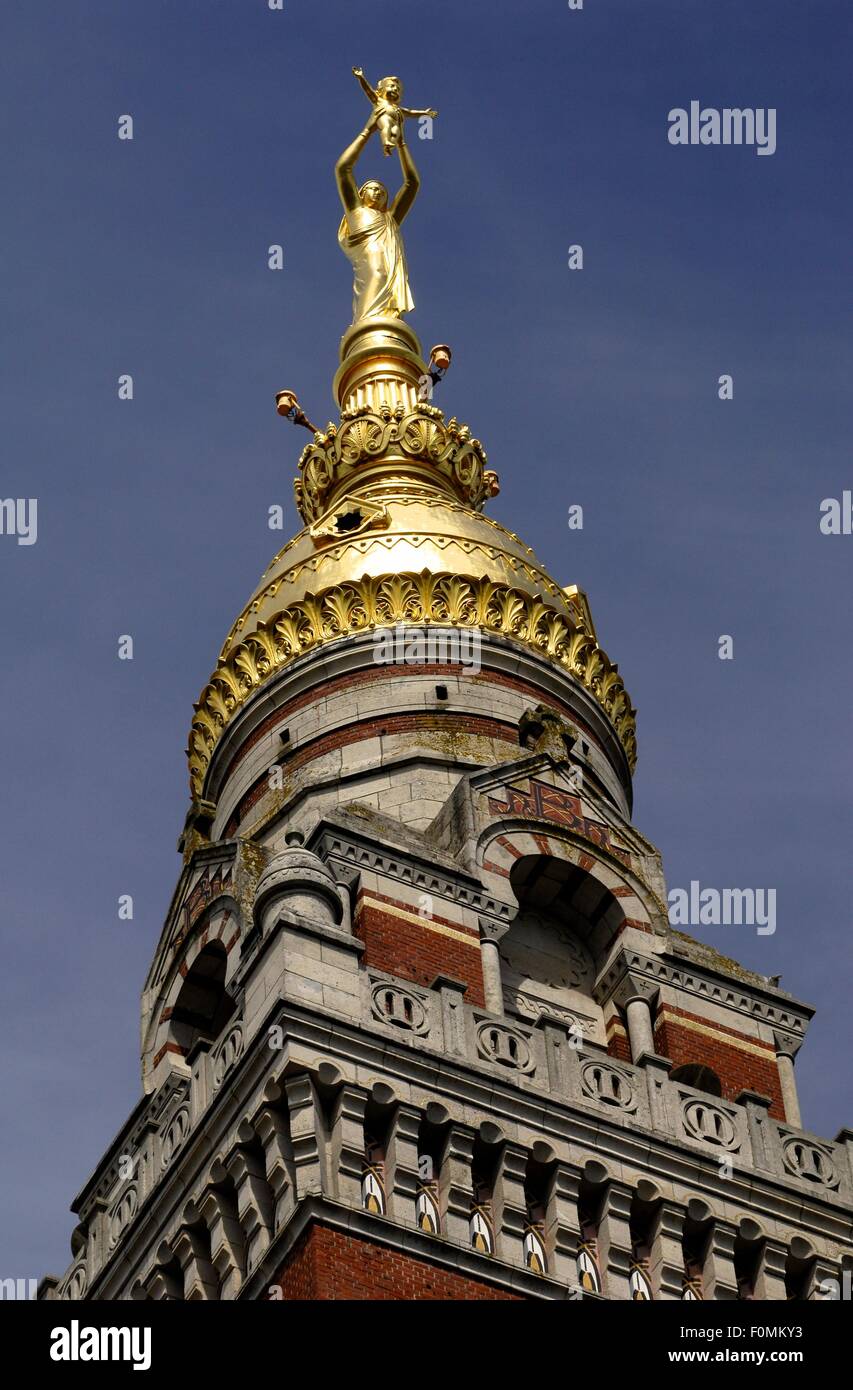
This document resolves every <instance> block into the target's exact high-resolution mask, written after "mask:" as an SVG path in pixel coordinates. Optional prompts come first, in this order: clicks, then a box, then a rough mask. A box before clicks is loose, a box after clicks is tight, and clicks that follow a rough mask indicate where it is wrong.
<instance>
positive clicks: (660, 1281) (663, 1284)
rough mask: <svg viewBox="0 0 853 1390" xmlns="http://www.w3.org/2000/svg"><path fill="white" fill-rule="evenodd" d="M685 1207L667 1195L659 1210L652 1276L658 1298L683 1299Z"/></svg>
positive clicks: (653, 1231) (653, 1242)
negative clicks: (669, 1199) (668, 1199)
mask: <svg viewBox="0 0 853 1390" xmlns="http://www.w3.org/2000/svg"><path fill="white" fill-rule="evenodd" d="M684 1216H685V1211H684V1208H683V1207H682V1206H679V1204H678V1203H677V1202H670V1201H667V1200H666V1199H664V1200H663V1201H662V1202H661V1204H660V1206H659V1207H658V1210H657V1212H656V1213H655V1217H654V1223H653V1227H652V1248H651V1258H650V1261H649V1276H650V1278H651V1281H652V1289H653V1290H654V1295H655V1298H661V1299H680V1298H681V1296H682V1293H683V1289H684V1251H683V1249H682V1244H681V1242H682V1237H683V1234H684Z"/></svg>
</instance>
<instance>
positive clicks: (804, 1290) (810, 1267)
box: [785, 1241, 815, 1303]
mask: <svg viewBox="0 0 853 1390" xmlns="http://www.w3.org/2000/svg"><path fill="white" fill-rule="evenodd" d="M801 1243H802V1244H804V1243H805V1242H801ZM794 1244H797V1241H794ZM814 1266H815V1258H814V1255H805V1256H803V1255H795V1254H794V1252H793V1250H790V1251H789V1252H788V1258H787V1259H786V1261H785V1293H786V1295H787V1297H788V1299H789V1300H792V1301H796V1302H797V1303H800V1302H803V1301H804V1300H805V1299H807V1298H808V1296H809V1293H810V1291H811V1285H812V1275H813V1273H814Z"/></svg>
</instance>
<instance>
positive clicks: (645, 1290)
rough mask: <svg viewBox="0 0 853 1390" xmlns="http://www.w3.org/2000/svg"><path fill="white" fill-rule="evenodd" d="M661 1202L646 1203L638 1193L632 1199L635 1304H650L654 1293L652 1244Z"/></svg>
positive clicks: (631, 1282)
mask: <svg viewBox="0 0 853 1390" xmlns="http://www.w3.org/2000/svg"><path fill="white" fill-rule="evenodd" d="M659 1210H660V1201H644V1200H643V1198H641V1197H640V1196H639V1195H638V1194H637V1193H636V1192H635V1193H634V1195H633V1197H632V1198H631V1213H630V1218H629V1227H630V1232H631V1270H630V1273H629V1275H628V1287H629V1288H630V1290H631V1298H632V1300H633V1301H634V1302H635V1303H650V1302H651V1301H652V1299H653V1298H654V1293H653V1292H652V1276H651V1258H652V1242H653V1240H654V1230H655V1224H656V1221H657V1215H658V1212H659Z"/></svg>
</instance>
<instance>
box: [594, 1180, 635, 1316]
mask: <svg viewBox="0 0 853 1390" xmlns="http://www.w3.org/2000/svg"><path fill="white" fill-rule="evenodd" d="M630 1218H631V1192H630V1191H629V1189H628V1188H627V1187H623V1186H622V1184H621V1183H616V1182H608V1184H607V1190H606V1192H605V1195H604V1204H603V1207H602V1214H601V1220H600V1222H599V1226H598V1249H599V1254H600V1258H601V1273H602V1278H603V1280H604V1292H605V1293H606V1294H607V1296H608V1298H630V1297H631V1292H630V1288H629V1284H628V1279H629V1276H630V1272H631V1253H632V1250H631V1223H630Z"/></svg>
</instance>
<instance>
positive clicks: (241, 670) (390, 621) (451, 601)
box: [188, 570, 637, 798]
mask: <svg viewBox="0 0 853 1390" xmlns="http://www.w3.org/2000/svg"><path fill="white" fill-rule="evenodd" d="M396 623H411V624H413V625H418V626H424V625H426V624H433V625H435V626H439V627H441V626H444V627H478V628H480V629H482V630H483V631H484V632H495V633H500V634H502V635H503V636H505V637H510V638H512V640H513V641H515V642H520V643H521V644H522V645H523V646H526V647H529V648H531V649H532V650H533V651H535V652H536V653H537V654H538V655H539V656H543V657H545V658H547V659H548V660H550V661H553V662H555V663H556V664H557V665H559V666H561V667H563V669H564V670H566V671H568V672H569V673H570V675H572V676H574V677H575V679H576V680H578V681H580V683H581V685H583V686H584V687H585V688H586V689H587V690H588V691H589V692H590V694H591V695H593V696H594V697H595V699H596V700H597V701H598V703H599V704H600V705H601V707H602V709H603V710H604V713H605V714H606V715H607V717H608V719H609V720H610V722H611V724H612V725H613V728H614V729H615V731H616V734H617V735H618V738H619V741H620V743H621V744H622V747H623V748H624V750H625V754H626V756H627V758H628V762H629V765H630V766H631V768H632V769H633V767H634V764H635V762H636V752H637V739H636V711H635V710H634V708H633V706H632V705H631V701H630V699H629V696H628V693H627V691H626V689H625V686H624V684H623V682H622V677H621V676H620V675H619V671H618V668H617V667H616V666H615V665H614V664H613V662H611V661H610V659H609V657H608V656H607V654H606V653H605V652H604V651H603V650H602V649H601V647H599V645H598V643H597V642H596V640H595V638H594V637H593V636H592V635H591V634H590V633H588V632H586V631H585V630H584V626H583V622H582V619H581V617H580V614H576V615H575V616H574V617H569V616H568V615H567V614H566V613H565V612H561V611H560V610H559V609H557V608H555V607H553V606H552V605H551V604H548V603H546V602H544V601H543V599H542V598H541V597H540V596H537V595H533V594H528V593H525V592H524V591H523V590H521V589H516V588H513V587H512V586H511V585H509V584H500V583H496V582H495V581H494V580H492V579H489V578H483V579H478V580H475V579H463V578H461V577H460V576H459V575H456V574H436V573H433V572H431V571H429V570H423V571H422V572H421V573H420V574H415V573H404V574H387V575H379V576H371V575H365V576H364V577H363V578H362V579H359V580H350V581H347V582H346V583H344V584H336V585H333V586H331V587H330V588H327V589H321V590H320V591H319V592H318V593H317V594H306V595H305V597H304V598H303V599H301V600H300V601H299V602H297V603H293V604H291V605H290V606H289V607H287V608H285V609H283V611H282V612H280V613H278V614H276V615H275V617H273V618H272V619H271V620H270V621H269V622H268V623H262V624H261V625H260V626H259V627H258V628H257V629H256V630H255V631H253V632H251V633H249V635H248V636H247V637H246V638H245V640H244V641H242V642H241V643H240V644H239V645H238V646H236V647H234V648H233V649H232V650H231V651H230V652H229V653H228V655H227V656H223V657H220V660H219V664H218V665H217V668H216V670H215V671H214V673H213V675H212V676H211V678H210V682H209V684H208V685H207V686H206V687H205V689H204V690H203V691H202V693H201V696H200V698H199V701H198V703H197V704H196V706H195V711H196V712H195V716H194V718H193V722H192V728H191V730H190V746H189V750H188V752H189V760H190V786H191V789H192V794H193V796H194V797H196V798H197V797H199V796H200V795H201V792H202V788H203V785H204V778H205V775H206V773H207V768H208V765H209V763H210V759H211V757H212V756H213V750H214V748H215V747H216V744H217V742H218V741H219V738H220V737H221V735H222V733H223V731H224V729H225V727H226V725H227V724H228V723H229V722H230V720H231V719H232V718H233V717H234V715H235V714H236V713H237V712H238V710H239V709H241V707H242V706H243V705H244V704H245V702H246V701H247V700H248V699H249V697H250V695H252V694H253V692H254V691H255V690H257V688H258V687H259V686H260V685H262V684H263V682H264V681H266V680H268V679H269V677H270V676H272V675H273V674H274V673H275V672H276V671H278V670H280V669H281V668H282V667H284V666H286V665H288V664H289V662H291V661H294V660H295V659H296V658H297V657H300V656H304V655H305V654H306V653H307V652H310V651H312V650H313V649H314V648H315V647H318V646H321V645H322V644H323V643H325V642H334V641H336V640H337V639H338V638H341V637H349V636H354V635H356V634H357V633H361V632H367V631H370V630H371V629H372V628H376V627H392V626H393V625H394V624H396Z"/></svg>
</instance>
